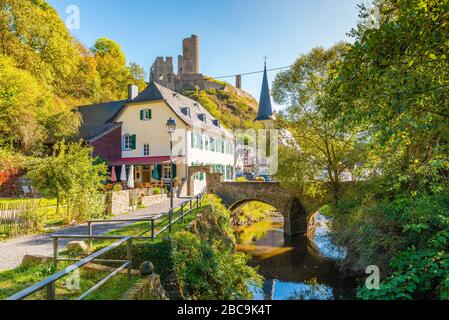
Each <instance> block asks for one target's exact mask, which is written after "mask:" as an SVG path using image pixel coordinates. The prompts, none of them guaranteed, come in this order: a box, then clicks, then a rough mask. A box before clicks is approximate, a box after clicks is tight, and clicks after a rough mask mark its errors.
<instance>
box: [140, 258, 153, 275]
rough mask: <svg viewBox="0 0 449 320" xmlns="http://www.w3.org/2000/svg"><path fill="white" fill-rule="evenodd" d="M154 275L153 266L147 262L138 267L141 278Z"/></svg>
mask: <svg viewBox="0 0 449 320" xmlns="http://www.w3.org/2000/svg"><path fill="white" fill-rule="evenodd" d="M153 273H154V265H153V264H152V263H151V262H149V261H145V262H143V263H142V264H141V265H140V274H141V275H142V276H150V275H152V274H153Z"/></svg>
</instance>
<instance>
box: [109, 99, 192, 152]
mask: <svg viewBox="0 0 449 320" xmlns="http://www.w3.org/2000/svg"><path fill="white" fill-rule="evenodd" d="M143 109H151V111H152V118H151V120H148V121H142V120H140V110H143ZM170 117H172V118H173V119H175V120H176V124H177V128H179V129H184V130H185V129H187V125H186V124H185V123H184V122H182V121H181V120H180V119H179V118H178V117H177V116H176V114H175V113H174V112H173V111H172V110H171V109H170V107H169V106H168V105H167V104H166V103H165V102H162V101H159V102H147V103H139V104H130V105H128V106H126V108H125V110H124V111H123V113H122V114H121V115H120V116H119V117H118V119H117V120H116V121H117V122H122V123H123V124H122V135H125V134H130V135H133V134H135V135H136V136H137V143H136V147H137V148H136V150H131V151H124V150H123V148H122V158H137V157H143V156H144V154H143V145H144V144H145V143H148V144H149V145H150V156H152V157H158V156H169V155H170V145H169V142H170V137H169V134H168V133H167V129H166V127H165V124H166V123H167V120H168V119H169V118H170ZM122 144H123V141H122ZM183 155H185V153H184V154H183Z"/></svg>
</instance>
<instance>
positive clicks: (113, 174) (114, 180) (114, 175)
mask: <svg viewBox="0 0 449 320" xmlns="http://www.w3.org/2000/svg"><path fill="white" fill-rule="evenodd" d="M111 182H117V174H116V173H115V167H112V172H111Z"/></svg>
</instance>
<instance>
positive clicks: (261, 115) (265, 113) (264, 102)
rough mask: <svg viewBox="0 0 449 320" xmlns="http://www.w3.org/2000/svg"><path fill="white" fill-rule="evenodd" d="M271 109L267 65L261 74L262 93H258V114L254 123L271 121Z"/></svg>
mask: <svg viewBox="0 0 449 320" xmlns="http://www.w3.org/2000/svg"><path fill="white" fill-rule="evenodd" d="M272 119H273V109H272V107H271V99H270V87H269V86H268V75H267V64H266V63H265V69H264V73H263V82H262V91H261V93H260V102H259V112H258V114H257V118H256V121H263V120H272Z"/></svg>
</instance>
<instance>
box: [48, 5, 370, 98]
mask: <svg viewBox="0 0 449 320" xmlns="http://www.w3.org/2000/svg"><path fill="white" fill-rule="evenodd" d="M362 1H363V0H226V1H219V0H188V1H187V0H184V1H182V0H172V1H168V0H157V1H155V0H95V1H94V0H48V2H49V3H50V4H51V5H52V6H53V7H55V8H56V9H57V10H58V12H59V13H60V15H61V17H62V18H63V20H65V19H66V17H67V15H66V13H65V10H66V8H67V6H69V5H77V6H78V7H79V8H80V18H81V20H80V29H79V30H73V31H72V33H73V35H74V36H75V37H77V38H78V39H79V40H80V41H81V42H82V43H83V44H85V45H86V46H88V47H90V46H92V44H93V43H94V42H95V40H96V39H97V38H100V37H108V38H110V39H112V40H115V41H117V42H118V43H119V44H120V45H121V46H122V49H123V51H124V52H125V54H126V57H127V60H128V62H131V61H134V62H137V63H139V64H140V65H142V66H143V67H145V70H146V71H147V72H149V69H150V66H151V64H152V63H153V61H154V60H155V58H156V57H157V56H173V57H175V61H177V59H176V57H177V56H178V54H180V53H181V50H182V47H181V41H182V39H183V38H186V37H188V36H190V35H191V34H197V35H198V36H199V37H200V68H201V70H200V71H201V72H202V73H203V74H206V75H210V76H214V77H218V76H226V75H232V74H237V73H245V72H252V71H257V70H261V69H262V68H263V57H264V56H267V57H268V67H269V68H276V67H283V66H286V65H290V64H291V63H292V62H293V61H294V60H295V58H296V57H297V56H298V55H299V54H302V53H306V52H308V51H309V50H310V49H312V48H313V47H315V46H324V47H329V46H331V45H332V44H333V43H335V42H337V41H341V40H347V41H349V40H350V39H349V38H348V37H347V36H346V33H347V32H349V30H350V29H351V28H352V27H354V26H355V25H356V22H357V14H358V10H357V7H356V5H357V4H358V3H361V2H362ZM275 75H276V72H270V74H269V78H270V82H271V81H272V80H273V79H274V77H275ZM225 80H226V81H228V82H230V83H234V79H232V78H231V79H225ZM261 83H262V75H261V74H257V75H251V76H246V77H243V89H244V90H246V91H248V92H250V93H251V94H252V95H254V96H255V97H256V98H257V99H258V98H259V94H260V87H261Z"/></svg>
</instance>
